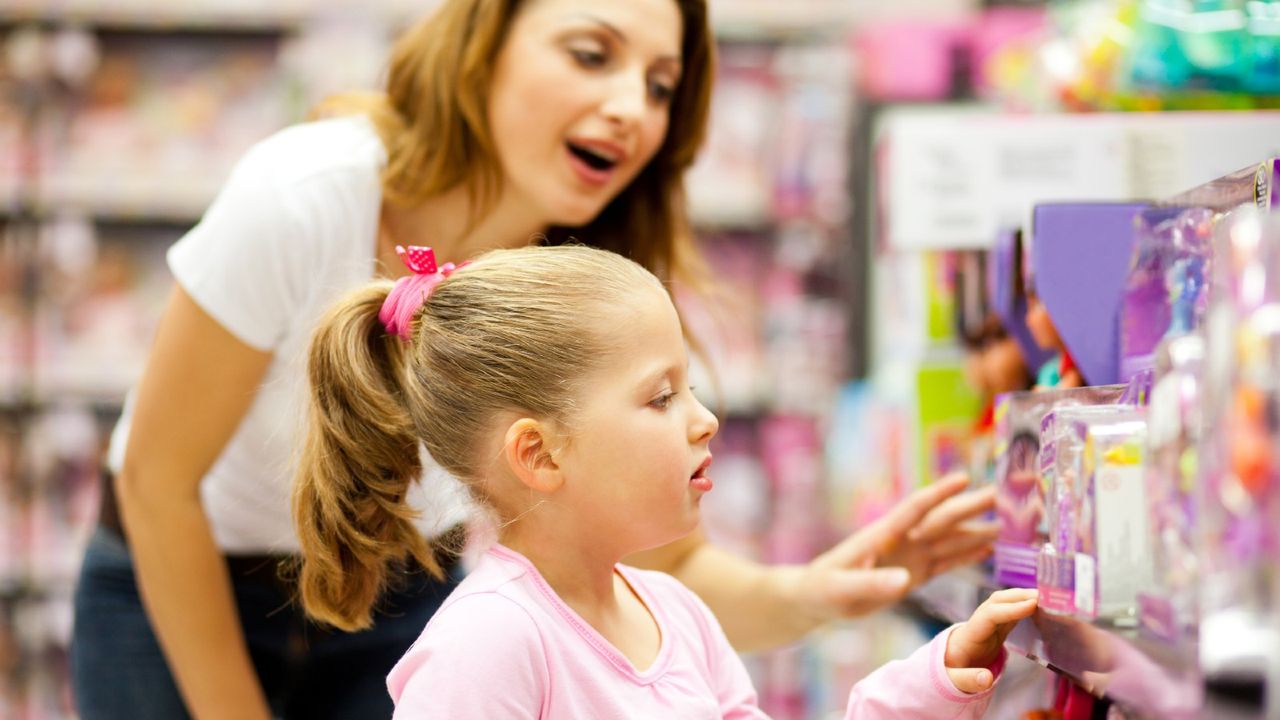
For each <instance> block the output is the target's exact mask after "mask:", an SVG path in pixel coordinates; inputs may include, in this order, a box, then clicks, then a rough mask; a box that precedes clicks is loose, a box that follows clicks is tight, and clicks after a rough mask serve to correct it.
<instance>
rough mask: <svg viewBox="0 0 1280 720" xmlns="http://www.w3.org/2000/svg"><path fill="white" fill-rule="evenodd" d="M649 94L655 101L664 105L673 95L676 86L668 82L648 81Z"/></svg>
mask: <svg viewBox="0 0 1280 720" xmlns="http://www.w3.org/2000/svg"><path fill="white" fill-rule="evenodd" d="M649 95H650V96H652V97H653V99H654V101H655V102H659V103H662V104H664V105H665V104H667V103H669V102H671V99H672V98H674V97H675V95H676V88H675V86H674V85H671V84H669V83H664V82H657V81H654V82H651V83H649Z"/></svg>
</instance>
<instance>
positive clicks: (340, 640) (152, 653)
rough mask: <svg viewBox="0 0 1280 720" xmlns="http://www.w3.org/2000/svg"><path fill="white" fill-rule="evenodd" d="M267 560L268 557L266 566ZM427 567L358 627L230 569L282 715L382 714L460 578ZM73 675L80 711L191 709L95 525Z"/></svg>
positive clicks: (126, 566)
mask: <svg viewBox="0 0 1280 720" xmlns="http://www.w3.org/2000/svg"><path fill="white" fill-rule="evenodd" d="M265 564H266V563H264V565H265ZM459 574H460V571H458V570H456V569H455V570H454V572H453V573H452V576H451V577H450V578H447V579H446V581H445V582H436V581H435V580H433V579H432V578H431V577H430V576H428V575H426V574H425V573H416V574H414V575H412V576H411V577H410V580H409V581H408V582H407V583H406V586H405V587H404V588H403V589H400V590H393V591H392V592H390V593H388V595H387V596H386V597H385V598H384V600H383V602H382V603H380V605H379V608H380V609H379V611H378V612H376V613H375V615H374V626H373V627H372V628H371V629H369V630H365V631H361V632H357V633H344V632H340V631H336V630H326V629H324V628H322V627H320V626H317V625H315V624H313V623H311V622H309V621H307V620H306V619H305V618H304V617H303V615H302V611H301V610H300V609H299V608H298V606H297V604H296V603H292V602H291V588H290V587H289V586H288V585H287V584H286V583H284V582H283V581H280V580H277V579H275V578H274V575H275V573H274V571H273V570H268V571H267V572H265V573H264V572H256V571H255V572H253V573H252V574H251V576H246V575H245V574H237V573H236V572H235V571H234V569H233V572H232V585H233V589H234V591H235V600H236V606H237V608H238V610H239V613H240V622H241V624H242V626H243V628H244V635H245V640H246V641H247V643H248V645H249V654H250V656H251V657H252V659H253V665H254V669H255V670H256V671H257V673H258V678H259V680H260V682H261V683H262V687H263V689H264V691H265V692H266V695H267V698H268V701H269V702H270V703H271V708H272V711H273V713H274V714H275V715H276V716H277V717H282V718H335V719H336V718H361V719H363V718H378V717H382V718H387V717H390V716H391V711H392V705H391V698H390V696H389V695H388V694H387V688H386V676H387V673H388V672H389V671H390V670H391V667H392V666H393V665H394V664H395V663H396V661H397V660H399V659H400V656H401V655H403V654H404V653H405V651H406V650H408V649H409V646H410V645H412V644H413V642H414V640H416V639H417V638H418V635H419V634H420V633H421V632H422V628H423V627H425V626H426V624H427V620H428V619H430V618H431V615H432V614H433V613H434V612H435V611H436V609H437V608H438V607H439V606H440V603H441V602H442V601H443V600H444V598H445V597H446V596H447V595H448V594H449V592H450V591H452V589H453V588H454V587H455V586H456V584H457V581H458V576H459ZM71 681H72V686H73V688H74V692H75V697H76V705H77V707H78V709H79V711H80V717H81V718H82V719H83V720H124V719H125V718H128V719H129V720H175V719H176V720H181V719H182V718H189V717H190V715H189V714H188V713H187V710H186V707H185V706H184V705H183V702H182V697H181V695H179V693H178V688H177V685H176V684H175V683H174V679H173V676H172V675H171V674H170V672H169V666H168V664H167V663H166V662H165V659H164V655H163V654H162V653H161V651H160V645H159V643H158V641H157V639H156V636H155V633H154V632H152V629H151V623H150V621H149V620H148V618H147V614H146V611H145V610H144V609H143V606H142V601H141V599H140V597H139V595H138V587H137V583H136V580H135V577H134V572H133V559H132V557H131V556H130V554H129V548H128V546H127V545H126V544H125V542H124V540H123V539H121V537H120V536H119V535H118V534H117V533H115V532H114V531H112V530H108V529H106V528H103V527H99V528H98V529H97V530H96V531H95V532H94V535H93V538H92V539H91V540H90V542H89V547H88V550H87V552H86V554H85V558H84V564H83V566H82V567H81V571H80V579H79V582H78V583H77V585H76V591H75V626H74V629H73V632H72V639H71Z"/></svg>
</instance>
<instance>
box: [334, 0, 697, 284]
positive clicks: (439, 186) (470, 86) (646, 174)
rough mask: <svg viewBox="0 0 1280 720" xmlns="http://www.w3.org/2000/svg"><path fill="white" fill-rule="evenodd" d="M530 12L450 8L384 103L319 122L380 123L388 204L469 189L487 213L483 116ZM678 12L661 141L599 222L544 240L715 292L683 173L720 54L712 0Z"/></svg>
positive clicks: (394, 73)
mask: <svg viewBox="0 0 1280 720" xmlns="http://www.w3.org/2000/svg"><path fill="white" fill-rule="evenodd" d="M530 1H531V0H446V1H445V2H444V3H443V4H442V5H441V6H440V8H439V9H437V10H436V11H435V12H434V13H432V14H431V15H430V16H428V17H427V18H425V19H424V20H422V21H421V22H419V23H418V24H417V25H415V26H413V27H412V28H410V29H409V30H408V31H407V32H405V33H404V34H403V35H402V36H401V37H400V38H399V39H398V40H397V42H396V44H395V46H394V48H393V49H392V52H391V59H390V64H389V66H388V69H387V84H386V91H385V93H378V94H368V93H363V94H362V93H352V94H346V95H341V96H338V97H335V98H332V99H330V100H327V101H326V102H324V103H322V104H321V106H320V107H319V108H317V109H316V110H315V111H313V115H316V116H323V115H335V114H347V113H363V114H366V115H368V116H369V117H370V118H371V119H372V120H373V123H374V125H375V127H377V129H378V132H379V134H380V135H381V137H382V140H383V143H384V144H385V145H386V148H387V157H388V159H387V166H386V168H385V169H384V170H383V172H382V188H383V196H384V197H385V198H386V199H387V201H388V202H391V203H394V204H398V205H401V206H404V207H412V206H414V205H417V204H420V203H421V202H423V201H424V200H426V199H428V198H431V197H434V196H436V195H439V194H441V193H443V192H445V191H447V190H450V189H453V188H454V187H457V186H459V185H461V184H463V183H465V184H466V185H467V187H468V189H469V191H470V193H471V197H472V199H473V201H474V207H475V208H476V214H477V217H478V216H482V215H483V214H484V213H485V212H487V210H488V208H489V207H491V203H492V202H493V201H494V200H495V199H496V197H497V195H498V191H499V190H500V189H501V188H500V187H499V186H500V181H501V177H502V174H501V168H500V166H499V164H498V157H497V152H496V150H495V146H494V142H493V136H492V132H491V129H490V128H489V123H488V112H487V110H488V101H489V90H490V86H491V84H492V79H493V66H494V62H495V60H496V58H497V55H498V52H499V51H500V50H501V48H502V45H503V43H504V42H505V41H506V38H507V34H508V32H509V31H510V29H511V23H512V22H513V20H514V18H515V17H516V16H517V14H518V13H519V11H520V9H521V6H522V5H523V4H524V3H526V2H530ZM673 2H675V3H676V5H677V7H678V8H679V10H680V15H681V17H682V18H683V21H684V37H683V38H682V40H681V65H682V68H683V72H682V75H681V78H680V83H679V85H678V87H677V88H676V91H675V95H674V97H673V98H672V102H671V106H670V108H669V113H670V117H671V123H670V127H669V129H668V131H667V136H666V139H665V140H664V141H663V144H662V146H661V147H660V148H659V149H658V152H657V153H656V154H655V155H654V157H653V159H652V160H651V161H650V162H649V164H648V165H647V166H646V167H645V168H644V169H643V170H642V171H641V172H640V174H639V175H638V176H637V177H636V178H635V180H633V181H632V182H631V184H630V185H629V186H628V187H627V188H625V189H624V190H623V191H622V192H621V193H620V194H619V195H618V197H616V198H614V199H613V201H612V202H611V203H610V204H609V205H608V206H607V207H606V208H605V209H604V210H603V211H602V212H601V213H600V214H599V215H598V216H597V217H596V218H595V219H594V220H592V221H591V222H590V223H589V224H587V225H585V226H582V227H577V228H567V227H552V228H548V230H547V232H546V235H547V240H548V241H549V243H550V244H562V243H566V242H571V241H572V239H573V237H575V236H579V237H584V238H590V239H591V242H592V244H593V245H596V246H597V247H602V248H605V249H607V250H613V251H614V252H617V253H620V254H622V255H625V256H627V257H629V258H631V259H633V260H635V261H636V262H638V263H640V264H641V265H643V266H644V267H646V268H648V269H649V270H650V271H651V272H653V273H655V274H656V275H658V277H661V278H663V279H664V280H665V279H675V280H679V281H681V282H685V283H687V284H689V285H690V286H691V287H695V288H704V287H708V286H709V284H710V283H709V281H708V279H707V277H708V276H707V272H706V268H705V262H704V259H703V257H702V255H701V254H700V252H699V251H698V249H697V246H696V245H695V243H694V238H693V232H692V229H691V228H690V223H689V217H688V212H687V210H686V203H685V190H684V173H685V171H686V170H688V169H689V167H690V166H691V165H692V164H693V161H694V158H695V156H696V155H697V152H698V149H699V148H700V147H701V146H702V142H703V139H704V138H705V136H706V132H707V119H708V114H709V109H710V105H711V86H712V82H713V78H714V74H715V56H714V47H715V44H714V41H713V37H712V34H711V29H710V26H709V23H708V19H707V7H706V0H673ZM476 219H477V218H472V221H473V222H474V221H475V220H476Z"/></svg>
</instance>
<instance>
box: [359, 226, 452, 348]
mask: <svg viewBox="0 0 1280 720" xmlns="http://www.w3.org/2000/svg"><path fill="white" fill-rule="evenodd" d="M396 254H397V255H399V256H400V259H401V260H402V261H404V264H405V266H406V267H408V268H409V269H410V270H412V271H413V274H412V275H408V276H406V277H402V278H400V279H399V280H397V281H396V285H395V287H393V288H391V292H390V293H389V294H388V295H387V299H386V301H384V302H383V303H382V309H381V310H379V311H378V319H379V320H381V321H382V325H383V327H385V328H386V329H387V332H388V333H391V334H392V335H399V336H400V339H402V340H405V341H408V340H410V339H412V332H413V316H414V315H415V314H416V313H417V312H418V310H420V309H422V305H423V304H424V303H425V302H426V301H427V298H428V297H430V296H431V291H432V290H434V289H435V287H436V286H437V285H439V284H440V283H441V281H443V280H444V279H445V278H447V277H449V276H450V275H452V274H453V271H454V270H458V269H460V268H463V267H466V265H467V263H465V262H464V263H462V264H461V265H456V266H455V265H454V264H453V263H445V264H444V265H443V266H441V267H439V268H437V267H436V253H435V251H434V250H432V249H431V248H429V247H420V246H418V245H410V246H409V247H408V248H404V247H401V246H400V245H397V246H396Z"/></svg>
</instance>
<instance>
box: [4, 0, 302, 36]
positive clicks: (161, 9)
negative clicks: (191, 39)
mask: <svg viewBox="0 0 1280 720" xmlns="http://www.w3.org/2000/svg"><path fill="white" fill-rule="evenodd" d="M310 5H311V3H309V2H298V1H297V0H294V1H292V2H291V1H290V0H274V1H273V2H270V3H257V2H243V1H242V2H234V1H229V2H195V3H186V4H173V3H157V2H155V1H154V0H117V1H116V2H105V1H104V0H53V1H52V2H29V1H27V0H17V2H12V3H10V4H8V5H6V6H5V7H3V8H0V23H2V24H6V25H14V24H20V23H49V24H54V23H57V24H67V23H70V24H86V25H93V26H98V27H113V28H136V29H150V30H174V29H184V30H218V31H226V30H232V31H234V30H246V31H258V32H261V31H278V30H285V29H290V28H293V27H296V26H298V25H301V24H302V22H303V21H305V20H306V18H307V17H308V15H309V13H310V12H311V7H310Z"/></svg>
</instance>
